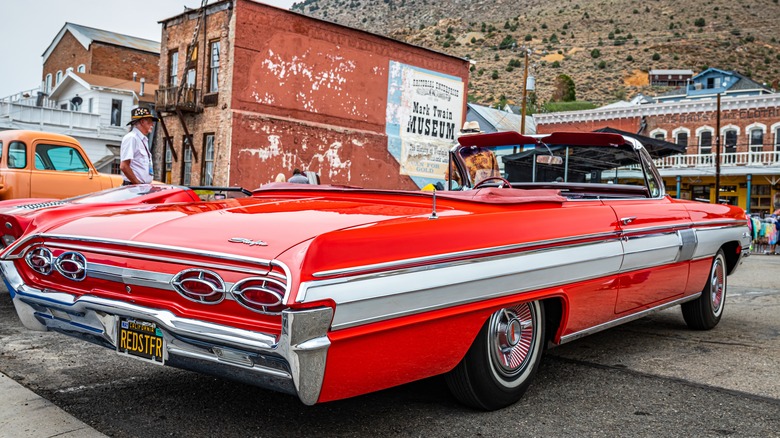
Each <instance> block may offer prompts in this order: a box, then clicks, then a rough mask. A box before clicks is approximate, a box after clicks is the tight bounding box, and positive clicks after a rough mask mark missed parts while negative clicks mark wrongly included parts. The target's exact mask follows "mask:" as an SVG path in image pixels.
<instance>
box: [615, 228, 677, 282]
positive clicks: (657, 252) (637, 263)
mask: <svg viewBox="0 0 780 438" xmlns="http://www.w3.org/2000/svg"><path fill="white" fill-rule="evenodd" d="M679 249H680V239H679V237H678V235H677V233H676V232H673V231H668V232H665V233H656V234H642V235H639V236H633V237H628V236H627V237H625V238H624V239H623V252H624V256H623V264H622V265H621V267H620V271H621V272H625V271H635V270H637V269H643V268H649V267H652V266H659V265H664V264H668V263H672V262H673V261H674V260H675V259H676V258H677V254H678V252H679Z"/></svg>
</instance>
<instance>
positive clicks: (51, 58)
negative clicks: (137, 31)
mask: <svg viewBox="0 0 780 438" xmlns="http://www.w3.org/2000/svg"><path fill="white" fill-rule="evenodd" d="M159 61H160V43H158V42H157V41H151V40H146V39H143V38H136V37H132V36H128V35H122V34H118V33H114V32H108V31H105V30H100V29H94V28H91V27H87V26H81V25H78V24H73V23H65V25H64V26H62V29H60V31H59V32H58V33H57V36H56V37H54V39H53V40H52V42H51V44H49V47H47V48H46V51H45V52H44V53H43V73H42V76H41V80H42V81H43V82H42V83H43V86H42V87H41V88H42V91H43V92H44V93H46V94H48V93H50V92H51V91H52V90H53V89H54V88H55V87H56V86H57V85H59V83H60V81H61V80H62V79H63V78H64V77H65V75H66V74H67V73H68V71H69V70H72V71H74V72H77V73H87V74H93V75H99V76H108V77H113V78H119V79H124V80H132V79H135V78H136V77H134V76H133V75H134V74H135V75H136V76H137V79H139V80H140V78H145V79H146V80H147V81H149V82H152V83H156V82H157V78H158V77H159V75H160V69H159Z"/></svg>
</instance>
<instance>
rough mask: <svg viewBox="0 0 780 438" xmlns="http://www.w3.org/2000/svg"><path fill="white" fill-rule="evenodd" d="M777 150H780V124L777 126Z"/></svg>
mask: <svg viewBox="0 0 780 438" xmlns="http://www.w3.org/2000/svg"><path fill="white" fill-rule="evenodd" d="M775 152H780V126H778V127H777V128H775Z"/></svg>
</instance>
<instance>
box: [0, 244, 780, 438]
mask: <svg viewBox="0 0 780 438" xmlns="http://www.w3.org/2000/svg"><path fill="white" fill-rule="evenodd" d="M779 279H780V256H764V255H755V256H752V257H750V258H748V259H747V260H746V261H745V263H744V264H743V266H742V267H741V268H740V271H739V272H738V273H737V274H735V275H733V276H731V277H729V291H728V296H727V307H726V310H725V312H726V313H725V315H724V317H723V319H722V320H721V323H720V325H719V326H718V327H717V328H716V329H714V330H712V331H708V332H696V331H690V330H688V329H687V328H686V327H685V323H684V322H683V320H682V317H681V315H680V312H679V309H677V308H675V309H670V310H667V311H664V312H660V313H657V314H654V315H652V316H649V317H646V318H643V319H641V320H638V321H635V322H633V323H630V324H627V325H624V326H621V327H617V328H614V329H611V330H608V331H605V332H601V333H598V334H595V335H592V336H590V337H586V338H583V339H580V340H577V341H574V342H572V343H569V344H566V345H564V346H561V347H558V348H555V349H552V350H549V351H548V353H547V355H546V356H545V358H544V360H543V361H542V365H541V367H540V369H539V373H538V374H537V376H536V380H535V383H534V384H533V385H532V386H531V389H530V390H529V391H528V392H527V393H526V395H525V397H524V398H523V399H522V400H521V401H520V402H519V403H517V404H515V405H513V406H511V407H509V408H506V409H503V410H500V411H496V412H488V413H485V412H477V411H474V410H470V409H468V408H465V407H463V406H461V405H459V404H458V403H456V402H455V401H454V399H453V398H452V397H451V396H450V395H449V393H448V391H447V388H446V385H445V384H444V381H443V379H441V378H432V379H428V380H424V381H421V382H416V383H412V384H409V385H405V386H401V387H398V388H393V389H389V390H386V391H382V392H378V393H374V394H369V395H366V396H362V397H357V398H353V399H349V400H344V401H339V402H332V403H326V404H323V405H316V406H311V407H307V406H304V405H302V404H301V403H300V402H299V401H298V400H297V399H296V398H294V397H291V396H287V395H283V394H278V393H273V392H269V391H265V390H262V389H258V388H254V387H250V386H245V385H241V384H236V383H232V382H228V381H224V380H219V379H215V378H212V377H208V376H204V375H199V374H195V373H191V372H187V371H180V370H175V369H171V368H167V367H159V366H155V365H150V364H146V363H142V362H140V361H135V360H132V359H127V358H124V357H119V356H118V355H116V354H114V353H113V352H111V351H110V350H107V349H104V348H101V347H97V346H94V345H92V344H88V343H85V342H82V341H77V340H74V339H71V338H68V337H65V336H62V335H58V334H54V333H41V332H31V331H27V330H25V329H24V328H23V327H22V326H21V324H20V323H19V321H18V319H17V318H16V315H15V313H14V312H13V308H12V305H11V302H10V297H9V295H8V294H7V292H5V291H4V290H3V292H0V372H3V373H5V374H7V375H9V376H10V377H12V378H13V379H15V380H16V381H18V382H19V383H21V384H23V385H24V386H26V387H28V388H30V389H32V390H33V391H35V392H36V393H38V394H39V395H41V396H43V397H44V398H46V399H48V400H51V401H52V402H53V403H55V404H56V405H58V406H59V407H61V408H62V409H64V410H66V411H67V412H69V413H71V414H72V415H74V416H76V417H77V418H79V419H80V420H82V421H84V422H85V423H87V424H90V425H91V426H93V427H94V428H96V429H97V430H99V431H101V432H103V433H105V434H107V435H110V436H117V437H159V436H220V437H234V436H235V437H247V436H258V437H262V436H274V437H286V436H302V435H306V436H347V437H349V436H355V437H358V436H359V437H364V436H372V438H373V437H384V436H414V437H420V436H450V437H461V436H462V437H474V436H497V437H502V438H504V437H513V436H576V437H583V436H587V437H591V436H593V437H599V436H607V437H612V436H652V437H658V436H684V437H694V436H695V437H699V436H704V437H709V436H712V437H721V436H733V437H780V288H779V287H778V284H777V282H778V280H779ZM355 366H356V367H358V366H360V362H359V361H356V362H355ZM0 400H1V397H0ZM0 403H2V401H0Z"/></svg>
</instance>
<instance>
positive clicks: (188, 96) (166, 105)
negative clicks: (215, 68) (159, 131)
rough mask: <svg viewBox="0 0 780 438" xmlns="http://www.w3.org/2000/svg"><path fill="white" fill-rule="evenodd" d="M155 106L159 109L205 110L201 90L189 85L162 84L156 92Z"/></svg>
mask: <svg viewBox="0 0 780 438" xmlns="http://www.w3.org/2000/svg"><path fill="white" fill-rule="evenodd" d="M155 108H156V109H157V111H174V110H177V109H178V110H182V111H191V112H200V111H203V105H202V104H201V90H199V89H198V88H195V87H191V86H188V85H182V86H181V87H179V86H160V87H159V88H158V89H157V91H156V94H155Z"/></svg>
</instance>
